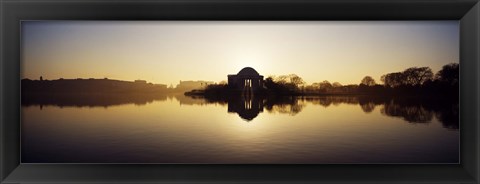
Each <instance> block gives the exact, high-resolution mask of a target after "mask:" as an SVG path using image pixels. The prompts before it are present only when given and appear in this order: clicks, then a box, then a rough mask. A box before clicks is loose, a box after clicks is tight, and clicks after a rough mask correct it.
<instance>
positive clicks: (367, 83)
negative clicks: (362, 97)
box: [360, 76, 376, 86]
mask: <svg viewBox="0 0 480 184" xmlns="http://www.w3.org/2000/svg"><path fill="white" fill-rule="evenodd" d="M360 84H362V85H365V86H374V85H375V84H376V83H375V80H374V79H373V78H372V77H370V76H365V77H364V78H363V79H362V82H360Z"/></svg>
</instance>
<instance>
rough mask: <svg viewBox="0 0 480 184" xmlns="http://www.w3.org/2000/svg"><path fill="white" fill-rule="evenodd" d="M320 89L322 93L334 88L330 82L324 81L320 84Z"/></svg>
mask: <svg viewBox="0 0 480 184" xmlns="http://www.w3.org/2000/svg"><path fill="white" fill-rule="evenodd" d="M318 87H319V89H320V90H322V91H325V92H326V91H328V90H330V89H331V88H332V87H333V86H332V84H330V82H328V81H327V80H324V81H323V82H320V83H319V86H318Z"/></svg>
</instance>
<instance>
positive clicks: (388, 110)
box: [22, 94, 459, 130]
mask: <svg viewBox="0 0 480 184" xmlns="http://www.w3.org/2000/svg"><path fill="white" fill-rule="evenodd" d="M165 100H177V101H178V102H179V104H180V105H201V106H203V105H212V104H215V105H221V106H227V110H226V112H227V113H236V114H238V116H239V117H241V118H242V119H243V120H245V121H252V120H253V119H255V118H256V117H258V116H259V115H260V114H261V113H264V111H266V112H268V113H279V114H288V115H291V116H294V115H296V114H298V113H301V111H302V110H303V109H304V108H305V107H306V106H307V105H313V106H316V105H320V106H323V107H329V108H330V107H334V106H338V105H340V104H350V105H358V106H359V108H360V109H361V110H362V111H363V112H364V113H366V114H370V113H374V112H375V110H376V109H379V112H380V114H382V115H384V116H388V117H393V118H401V119H403V120H405V122H408V123H429V122H431V121H432V120H433V118H434V117H435V118H436V119H438V120H439V121H440V122H441V123H442V125H443V127H444V128H447V129H452V130H456V129H458V128H459V105H458V100H445V99H440V98H393V97H369V96H300V97H293V96H291V97H278V96H277V97H275V96H271V97H270V96H269V97H265V96H222V97H205V96H185V95H183V94H170V95H167V94H163V95H154V94H144V95H130V94H117V95H55V96H45V95H43V96H22V105H24V106H32V105H36V106H40V108H42V107H43V106H47V105H53V106H59V107H68V106H71V107H105V108H107V107H109V106H114V105H122V104H136V105H146V104H148V103H152V102H154V101H165Z"/></svg>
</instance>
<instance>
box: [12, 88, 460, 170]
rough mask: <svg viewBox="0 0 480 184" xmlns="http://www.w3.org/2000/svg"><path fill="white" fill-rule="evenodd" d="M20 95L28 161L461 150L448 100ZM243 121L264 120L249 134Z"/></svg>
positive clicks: (367, 159) (382, 156) (356, 159)
mask: <svg viewBox="0 0 480 184" xmlns="http://www.w3.org/2000/svg"><path fill="white" fill-rule="evenodd" d="M22 98H23V99H22V104H23V108H22V115H23V116H22V162H95V163H96V162H130V163H132V162H134V163H152V162H154V163H158V162H162V163H398V162H407V163H437V162H440V163H456V162H458V155H459V154H458V128H459V117H458V115H459V105H458V101H449V100H445V99H435V98H391V97H368V96H306V97H257V96H246V97H245V96H242V97H240V96H239V97H234V96H226V97H217V98H204V97H188V96H184V95H181V94H179V95H121V94H117V95H60V96H59V95H56V96H29V97H22ZM132 105H133V106H132ZM84 107H88V108H84ZM97 107H101V109H104V110H103V111H99V110H98V108H97ZM304 111H305V112H304ZM359 112H360V113H359ZM230 114H234V115H235V114H236V116H237V117H232V116H230ZM86 117H88V118H86ZM238 120H240V122H244V123H247V122H248V123H247V124H250V125H248V126H255V127H257V128H256V129H255V130H251V132H250V131H249V132H245V131H246V130H248V129H249V127H239V125H234V124H237V122H239V121H238ZM81 121H84V122H81ZM70 122H73V123H70ZM360 122H362V124H359V123H360ZM392 122H403V123H392ZM231 123H234V124H231ZM255 124H256V125H255ZM416 124H422V125H428V126H413V127H412V126H411V125H416ZM437 125H440V127H439V128H438V127H437ZM250 128H251V127H250ZM253 132H256V133H254V134H252V133H253ZM239 136H240V137H239ZM415 138H417V139H415ZM80 153H85V154H80ZM155 155H158V157H156V156H155ZM248 156H255V157H248Z"/></svg>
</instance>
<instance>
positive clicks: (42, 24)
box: [22, 21, 459, 85]
mask: <svg viewBox="0 0 480 184" xmlns="http://www.w3.org/2000/svg"><path fill="white" fill-rule="evenodd" d="M452 62H459V22H458V21H303V22H298V21H275V22H273V21H255V22H253V21H23V22H22V75H23V76H22V77H23V78H30V79H38V78H39V77H40V76H43V78H44V79H58V78H104V77H107V78H110V79H119V80H128V81H133V80H136V79H143V80H147V81H149V82H153V83H162V84H167V85H169V84H173V85H176V84H178V82H179V81H180V80H208V81H215V82H220V81H222V80H227V74H235V73H237V72H238V71H239V70H240V69H242V68H243V67H247V66H249V67H253V68H255V69H256V70H257V71H258V72H259V73H260V74H261V75H264V76H265V77H267V76H269V75H283V74H290V73H295V74H297V75H299V76H300V77H302V78H303V79H304V80H305V81H306V82H307V83H308V84H311V83H314V82H321V81H323V80H328V81H330V82H340V83H341V84H358V83H360V81H361V79H362V78H363V77H364V76H366V75H370V76H372V77H373V78H374V79H375V80H376V81H377V82H379V81H380V76H381V75H383V74H386V73H390V72H396V71H402V70H404V69H406V68H408V67H413V66H418V67H421V66H428V67H430V68H432V70H433V72H437V71H438V70H440V69H441V66H443V65H445V64H448V63H452Z"/></svg>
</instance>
